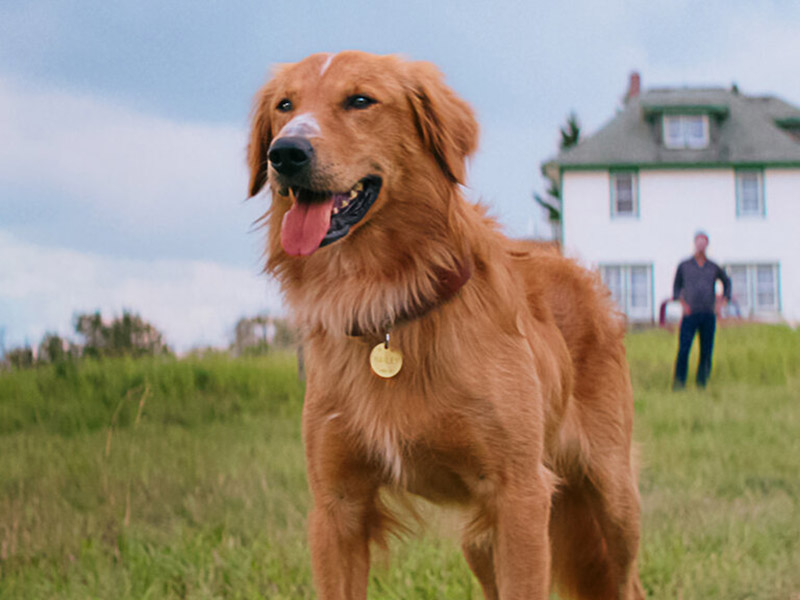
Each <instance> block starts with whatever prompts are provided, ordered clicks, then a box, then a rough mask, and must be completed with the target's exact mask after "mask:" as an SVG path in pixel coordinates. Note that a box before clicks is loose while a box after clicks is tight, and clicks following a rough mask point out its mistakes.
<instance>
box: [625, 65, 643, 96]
mask: <svg viewBox="0 0 800 600" xmlns="http://www.w3.org/2000/svg"><path fill="white" fill-rule="evenodd" d="M641 91H642V78H641V76H640V75H639V72H638V71H633V72H631V78H630V83H629V84H628V93H627V94H625V102H627V101H628V100H630V99H631V98H638V97H639V92H641Z"/></svg>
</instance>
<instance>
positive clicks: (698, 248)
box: [694, 231, 708, 254]
mask: <svg viewBox="0 0 800 600" xmlns="http://www.w3.org/2000/svg"><path fill="white" fill-rule="evenodd" d="M707 247H708V234H707V233H706V232H705V231H698V232H697V233H695V234H694V251H695V252H696V253H697V254H705V252H706V248H707Z"/></svg>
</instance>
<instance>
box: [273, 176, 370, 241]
mask: <svg viewBox="0 0 800 600" xmlns="http://www.w3.org/2000/svg"><path fill="white" fill-rule="evenodd" d="M381 183H382V180H381V178H380V177H377V176H375V175H370V176H368V177H364V178H363V179H361V180H360V181H359V182H358V183H356V184H355V185H354V186H353V187H352V188H350V190H348V191H347V192H343V193H332V192H318V191H315V190H309V189H305V188H297V187H293V188H289V189H288V190H286V194H288V195H290V196H291V197H292V199H293V202H294V203H293V205H292V208H290V209H289V211H288V212H287V213H286V214H285V215H284V216H283V223H282V225H281V244H282V245H283V249H284V250H285V251H286V252H287V253H288V254H291V255H293V256H308V255H309V254H312V253H313V252H314V251H315V250H317V249H318V248H320V247H322V246H327V245H328V244H331V243H333V242H335V241H336V240H339V239H341V238H343V237H344V236H346V235H347V234H348V232H349V231H350V228H351V227H352V226H353V225H355V224H356V223H358V222H359V221H360V220H361V219H363V218H364V215H366V214H367V211H368V210H369V209H370V207H371V206H372V204H373V203H374V202H375V200H376V199H377V198H378V194H379V193H380V191H381Z"/></svg>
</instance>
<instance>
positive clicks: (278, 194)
mask: <svg viewBox="0 0 800 600" xmlns="http://www.w3.org/2000/svg"><path fill="white" fill-rule="evenodd" d="M477 136H478V126H477V123H476V121H475V118H474V116H473V113H472V110H471V109H470V107H469V105H467V104H466V103H465V102H464V101H462V100H460V99H459V98H458V97H457V96H456V95H455V93H453V91H452V90H451V89H450V88H448V87H447V86H446V85H445V84H444V83H443V81H442V77H441V74H440V73H439V71H438V70H437V69H436V68H435V67H434V66H432V65H430V64H428V63H421V62H408V61H404V60H402V59H400V58H398V57H395V56H376V55H371V54H366V53H363V52H356V51H348V52H341V53H339V54H336V55H328V54H314V55H312V56H309V57H308V58H306V59H305V60H303V61H301V62H299V63H295V64H290V65H284V66H282V67H280V68H279V69H278V70H277V72H276V74H275V76H274V78H273V79H272V80H271V81H269V82H268V83H267V84H266V85H265V86H264V87H263V88H262V89H261V90H260V91H259V93H258V95H257V97H256V102H255V108H254V115H253V123H252V132H251V135H250V143H249V147H248V163H249V167H250V195H251V196H252V195H255V194H257V193H258V192H259V191H260V190H261V189H262V188H263V187H264V186H265V185H266V184H267V183H269V185H270V187H271V190H272V197H273V207H272V212H273V213H274V214H275V215H276V219H277V218H279V219H280V220H279V221H278V222H279V223H280V240H281V245H282V246H283V249H284V251H285V252H286V253H288V254H290V255H296V256H306V255H309V254H312V253H314V252H315V251H316V250H317V249H318V248H320V247H322V246H326V245H328V244H332V243H334V242H337V241H339V240H342V239H344V238H346V237H347V236H348V235H349V234H350V233H352V232H354V231H355V230H357V229H358V228H360V227H363V226H365V225H367V224H368V223H369V221H370V220H371V219H372V218H373V216H374V215H375V214H377V213H378V212H379V211H380V210H382V207H383V205H385V204H386V203H387V202H395V201H402V194H403V188H404V186H406V187H407V186H409V185H410V184H409V181H410V178H413V177H423V178H425V177H428V178H429V177H430V176H431V173H432V172H436V173H437V174H438V175H437V177H438V178H439V179H442V180H444V181H446V182H447V183H448V184H450V185H455V184H457V183H463V181H464V178H465V172H466V167H465V160H466V158H467V156H469V155H470V154H471V153H472V152H473V151H474V150H475V147H476V145H477ZM276 225H277V222H276Z"/></svg>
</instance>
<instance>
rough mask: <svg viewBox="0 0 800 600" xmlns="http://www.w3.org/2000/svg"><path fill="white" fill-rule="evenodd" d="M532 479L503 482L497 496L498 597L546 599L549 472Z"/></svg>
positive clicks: (548, 588) (548, 579)
mask: <svg viewBox="0 0 800 600" xmlns="http://www.w3.org/2000/svg"><path fill="white" fill-rule="evenodd" d="M541 470H542V471H543V472H542V474H541V476H540V477H537V478H536V479H535V480H534V481H526V482H524V483H520V482H516V481H513V480H512V481H510V482H506V484H505V485H503V486H502V488H501V489H500V490H498V494H497V497H496V498H497V499H496V502H497V504H496V511H497V513H496V529H495V544H494V562H495V573H496V577H497V589H498V591H499V596H500V598H501V600H523V599H524V600H545V599H546V598H548V595H549V590H550V544H549V539H548V526H549V525H548V524H549V520H550V499H551V494H552V483H551V477H549V475H550V474H549V472H547V471H546V470H545V469H541Z"/></svg>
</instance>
